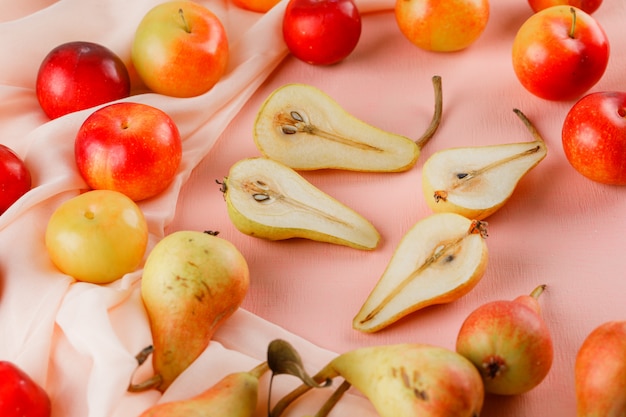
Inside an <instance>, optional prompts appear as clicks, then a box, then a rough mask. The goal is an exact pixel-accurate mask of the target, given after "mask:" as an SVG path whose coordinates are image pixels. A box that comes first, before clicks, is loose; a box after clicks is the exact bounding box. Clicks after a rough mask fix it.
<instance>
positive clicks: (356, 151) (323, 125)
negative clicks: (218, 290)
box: [254, 83, 420, 172]
mask: <svg viewBox="0 0 626 417" xmlns="http://www.w3.org/2000/svg"><path fill="white" fill-rule="evenodd" d="M254 141H255V143H256V145H257V147H258V148H259V150H260V151H261V152H262V153H263V155H264V156H266V157H268V158H271V159H274V160H276V161H279V162H281V163H283V164H285V165H287V166H289V167H291V168H293V169H296V170H314V169H323V168H336V169H345V170H354V171H361V172H398V171H405V170H407V169H409V168H411V167H412V166H413V165H414V164H415V162H416V161H417V159H418V157H419V154H420V147H419V146H418V144H417V143H416V142H415V141H413V140H411V139H409V138H407V137H404V136H401V135H397V134H394V133H390V132H386V131H384V130H381V129H379V128H377V127H374V126H371V125H369V124H367V123H365V122H363V121H362V120H360V119H357V118H356V117H354V116H353V115H351V114H349V113H348V112H347V111H346V110H345V109H343V108H342V107H341V106H340V105H339V104H338V103H337V102H336V101H335V100H333V99H332V98H331V97H329V96H328V95H327V94H326V93H324V92H322V91H320V90H319V89H317V88H316V87H313V86H311V85H306V84H297V83H295V84H287V85H284V86H282V87H280V88H278V89H277V90H275V91H274V92H273V93H272V94H271V95H270V96H269V97H268V98H267V99H266V101H265V102H264V103H263V104H262V106H261V109H260V110H259V113H258V115H257V118H256V121H255V124H254Z"/></svg>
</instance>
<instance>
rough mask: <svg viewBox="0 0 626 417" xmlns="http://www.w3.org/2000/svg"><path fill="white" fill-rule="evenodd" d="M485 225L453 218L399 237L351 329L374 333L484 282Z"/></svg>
mask: <svg viewBox="0 0 626 417" xmlns="http://www.w3.org/2000/svg"><path fill="white" fill-rule="evenodd" d="M486 236H487V232H486V225H485V224H484V223H482V222H479V221H475V220H474V221H472V220H469V219H467V218H466V217H463V216H461V215H459V214H456V213H436V214H432V215H430V216H428V217H426V218H424V219H422V220H420V221H418V222H417V223H416V224H415V225H414V226H413V227H412V228H411V229H410V230H409V231H408V232H407V233H406V234H405V235H404V236H403V238H402V240H401V241H400V243H399V245H398V247H397V248H396V250H395V251H394V254H393V256H392V258H391V260H390V261H389V264H388V265H387V268H386V269H385V271H384V273H383V275H382V276H381V277H380V279H379V280H378V282H377V283H376V285H375V287H374V289H373V290H372V292H371V293H370V294H369V296H368V297H367V299H366V300H365V302H364V303H363V306H362V307H361V309H360V311H359V312H358V313H357V315H356V316H355V317H354V319H353V322H352V327H353V328H354V329H356V330H359V331H362V332H369V333H372V332H376V331H379V330H381V329H383V328H385V327H387V326H389V325H390V324H392V323H394V322H396V321H398V320H399V319H401V318H402V317H404V316H406V315H408V314H410V313H413V312H415V311H417V310H419V309H422V308H425V307H427V306H431V305H434V304H443V303H449V302H452V301H454V300H456V299H458V298H460V297H462V296H463V295H465V294H467V293H468V292H469V291H471V290H472V289H473V288H474V287H475V286H476V285H477V284H478V282H479V281H480V280H481V279H482V277H483V275H484V273H485V270H486V267H487V259H488V251H487V245H486V243H485V237H486Z"/></svg>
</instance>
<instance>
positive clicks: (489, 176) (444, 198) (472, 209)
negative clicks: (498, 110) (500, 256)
mask: <svg viewBox="0 0 626 417" xmlns="http://www.w3.org/2000/svg"><path fill="white" fill-rule="evenodd" d="M514 111H515V113H516V114H517V115H518V117H519V118H520V119H521V120H522V121H523V122H524V124H525V125H526V127H527V128H528V129H529V131H530V132H531V133H532V135H533V137H534V138H535V140H534V141H531V142H520V143H506V144H499V145H486V146H473V147H459V148H451V149H444V150H441V151H438V152H435V153H434V154H432V155H431V156H430V157H429V158H428V159H427V160H426V162H425V163H424V166H423V169H422V192H423V194H424V197H425V200H426V203H427V204H428V206H429V207H430V208H431V210H433V211H434V212H435V213H445V212H450V213H458V214H461V215H463V216H465V217H467V218H469V219H475V220H483V219H486V218H487V217H489V216H490V215H492V214H493V213H495V212H496V211H498V210H499V209H500V208H502V206H504V204H505V203H506V202H507V201H508V200H509V199H510V198H511V196H512V194H513V192H514V191H515V188H516V187H517V184H518V183H519V181H520V180H521V179H522V178H523V177H524V176H525V175H526V174H527V173H528V172H529V171H530V170H531V169H533V168H534V167H535V166H537V165H538V164H539V162H541V161H542V160H543V159H544V158H545V157H546V155H547V148H546V144H545V142H544V141H543V139H542V137H541V136H540V135H539V133H538V132H537V130H536V129H535V127H534V126H533V125H532V124H531V122H530V121H529V120H528V118H527V117H526V116H525V115H524V114H523V113H522V112H521V111H519V110H517V109H515V110H514Z"/></svg>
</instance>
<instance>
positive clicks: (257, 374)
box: [248, 361, 270, 379]
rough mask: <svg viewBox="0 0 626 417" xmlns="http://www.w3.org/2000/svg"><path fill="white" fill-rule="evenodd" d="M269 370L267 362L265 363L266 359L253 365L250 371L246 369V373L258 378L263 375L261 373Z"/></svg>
mask: <svg viewBox="0 0 626 417" xmlns="http://www.w3.org/2000/svg"><path fill="white" fill-rule="evenodd" d="M269 370H270V366H269V364H268V363H267V361H264V362H261V363H260V364H258V365H257V366H255V367H254V368H252V369H251V370H250V371H248V373H249V374H250V375H252V376H253V377H255V378H256V379H259V378H261V377H262V376H263V374H265V373H266V372H267V371H269Z"/></svg>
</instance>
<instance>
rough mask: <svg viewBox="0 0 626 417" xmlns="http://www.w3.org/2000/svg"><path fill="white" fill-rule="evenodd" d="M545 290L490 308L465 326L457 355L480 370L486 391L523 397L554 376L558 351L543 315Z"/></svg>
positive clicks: (479, 311)
mask: <svg viewBox="0 0 626 417" xmlns="http://www.w3.org/2000/svg"><path fill="white" fill-rule="evenodd" d="M544 288H545V285H540V286H538V287H537V288H535V289H534V290H533V292H532V293H531V294H530V295H522V296H519V297H516V298H515V299H513V300H497V301H492V302H488V303H485V304H483V305H481V306H480V307H478V308H477V309H476V310H474V311H472V312H471V313H470V314H469V315H468V317H467V318H466V319H465V321H464V322H463V324H462V325H461V329H460V330H459V333H458V335H457V341H456V351H457V352H458V353H459V354H461V355H463V356H465V357H466V358H468V359H469V360H470V361H471V362H472V363H474V365H475V366H476V368H477V369H479V370H480V373H481V376H482V378H483V383H484V385H485V391H486V392H489V393H492V394H498V395H519V394H523V393H525V392H528V391H530V390H531V389H533V388H535V387H536V386H537V385H539V384H540V383H541V381H543V380H544V378H545V377H546V376H547V375H548V373H549V371H550V368H551V367H552V362H553V356H554V347H553V342H552V337H551V335H550V330H549V328H548V326H547V325H546V323H545V322H544V321H543V319H542V318H541V316H540V310H541V309H540V306H539V302H538V297H539V296H540V295H541V293H542V292H543V290H544Z"/></svg>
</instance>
